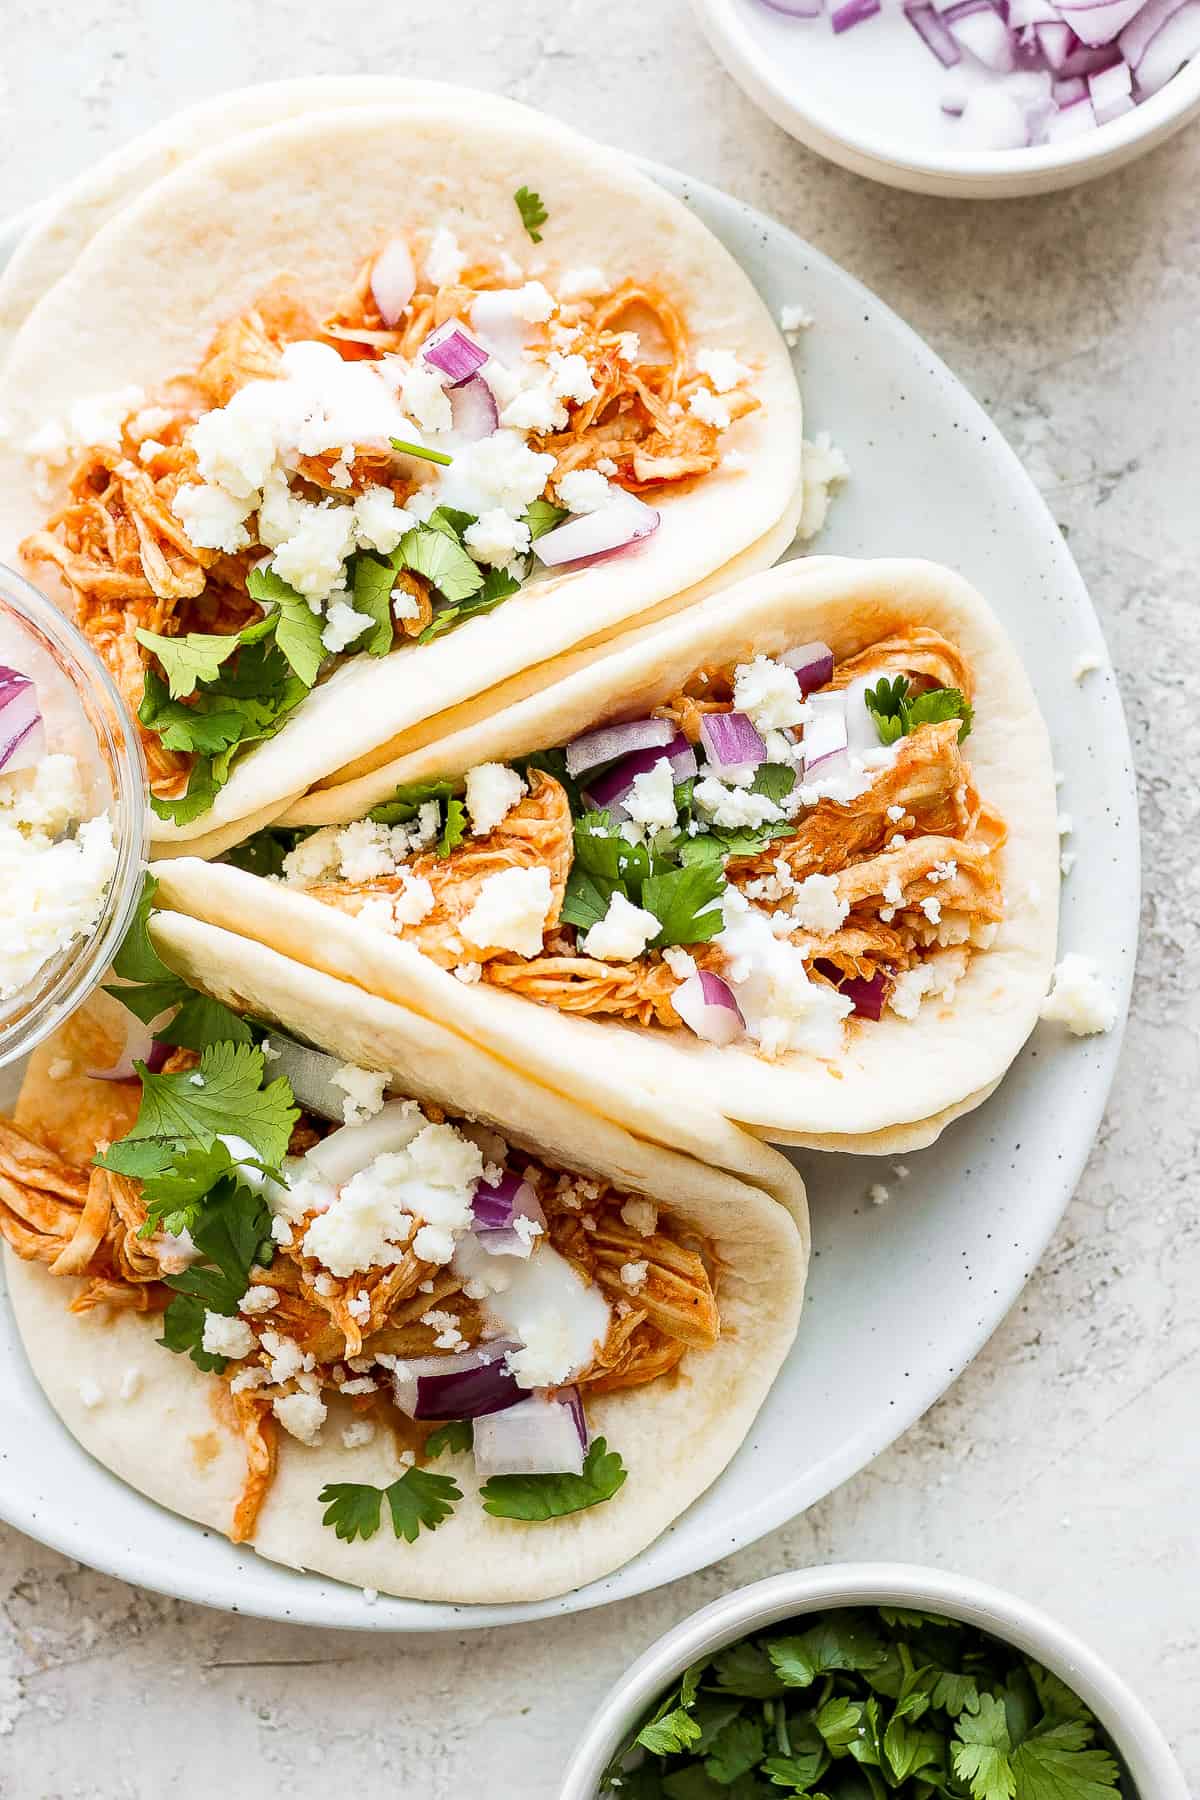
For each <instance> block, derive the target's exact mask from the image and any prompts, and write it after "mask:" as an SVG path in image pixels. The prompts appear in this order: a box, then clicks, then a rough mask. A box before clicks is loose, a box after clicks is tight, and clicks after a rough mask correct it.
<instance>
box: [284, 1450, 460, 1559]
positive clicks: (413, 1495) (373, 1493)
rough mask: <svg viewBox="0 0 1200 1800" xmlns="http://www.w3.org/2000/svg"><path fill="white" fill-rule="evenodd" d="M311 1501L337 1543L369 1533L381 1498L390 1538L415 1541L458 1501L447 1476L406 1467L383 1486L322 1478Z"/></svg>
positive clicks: (375, 1528) (457, 1491)
mask: <svg viewBox="0 0 1200 1800" xmlns="http://www.w3.org/2000/svg"><path fill="white" fill-rule="evenodd" d="M317 1499H318V1502H319V1503H320V1505H322V1506H323V1507H324V1508H325V1512H324V1514H323V1515H322V1521H321V1522H322V1524H324V1525H328V1526H329V1527H330V1528H331V1529H332V1530H333V1531H334V1532H336V1534H337V1536H338V1537H339V1538H341V1540H342V1542H343V1543H346V1544H352V1543H353V1542H354V1540H355V1538H372V1537H374V1536H375V1533H376V1532H377V1531H378V1530H379V1523H380V1516H381V1514H382V1511H383V1502H384V1501H385V1500H386V1501H387V1505H388V1512H389V1513H390V1514H391V1520H392V1530H393V1532H394V1533H395V1535H396V1537H398V1538H403V1539H404V1541H405V1542H406V1543H408V1544H415V1543H416V1541H417V1537H418V1535H419V1534H420V1532H421V1531H423V1530H424V1531H436V1530H437V1528H438V1526H439V1525H441V1524H442V1523H443V1522H444V1521H445V1520H446V1519H448V1518H449V1517H450V1515H451V1513H452V1512H453V1511H454V1509H455V1507H456V1506H457V1505H458V1502H459V1501H460V1500H461V1499H462V1489H461V1488H460V1487H459V1485H458V1483H457V1482H456V1481H455V1480H454V1478H453V1477H452V1476H450V1475H431V1474H430V1473H429V1471H428V1469H406V1470H405V1472H404V1474H403V1475H401V1476H400V1477H399V1478H398V1479H397V1480H396V1481H393V1482H391V1483H390V1484H389V1485H388V1486H387V1487H383V1488H381V1487H373V1486H372V1485H371V1483H369V1482H363V1481H331V1482H328V1483H327V1484H326V1486H325V1487H323V1488H322V1489H321V1492H320V1493H319V1494H318V1496H317Z"/></svg>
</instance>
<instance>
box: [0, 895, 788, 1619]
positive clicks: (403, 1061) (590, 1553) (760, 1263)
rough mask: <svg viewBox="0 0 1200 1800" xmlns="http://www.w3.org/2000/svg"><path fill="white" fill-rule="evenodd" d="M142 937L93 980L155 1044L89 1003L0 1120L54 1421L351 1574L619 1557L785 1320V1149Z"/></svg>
mask: <svg viewBox="0 0 1200 1800" xmlns="http://www.w3.org/2000/svg"><path fill="white" fill-rule="evenodd" d="M152 931H153V940H154V944H156V945H157V946H158V949H159V950H161V952H162V954H163V956H164V957H165V958H166V965H164V964H163V963H162V962H160V961H159V959H158V956H157V954H156V952H155V950H154V949H153V948H152V946H151V943H150V941H149V939H147V938H145V937H144V936H143V937H140V938H139V937H136V936H135V938H134V940H133V941H132V942H129V943H127V945H126V947H125V950H124V951H123V953H122V959H121V964H120V966H121V967H122V968H124V969H125V971H126V985H124V986H122V987H121V988H119V989H116V990H113V991H114V992H119V993H120V994H121V995H122V996H123V998H124V999H126V1000H128V1002H129V1005H130V1007H131V1008H133V1009H136V1011H137V1012H139V1013H144V1012H146V1011H151V1012H153V1013H154V1014H155V1015H156V1017H157V1024H156V1031H157V1034H158V1035H157V1037H156V1038H155V1039H154V1040H153V1042H152V1040H151V1038H150V1035H149V1033H148V1032H147V1033H144V1034H142V1035H141V1040H140V1043H139V1041H138V1036H139V1033H138V1029H137V1027H136V1025H135V1027H134V1030H133V1032H132V1034H131V1033H130V1032H129V1030H128V1029H127V1027H128V1025H129V1022H130V1020H131V1019H132V1013H131V1012H127V1011H125V1010H123V1009H122V1007H120V1006H118V1005H117V1004H116V1002H115V1001H114V1000H111V999H106V998H105V997H104V996H103V995H101V996H99V998H98V999H97V1000H95V1001H93V1002H90V1003H89V1005H88V1007H87V1009H86V1010H85V1011H83V1012H81V1013H78V1014H76V1015H75V1016H74V1017H73V1018H72V1019H71V1020H69V1021H68V1022H67V1024H66V1025H65V1026H64V1027H63V1028H62V1030H61V1031H60V1032H59V1034H58V1035H57V1037H56V1039H55V1040H54V1041H53V1042H52V1043H50V1044H47V1045H46V1046H43V1048H42V1049H41V1050H39V1051H38V1053H37V1055H36V1056H35V1058H34V1060H33V1063H32V1065H31V1068H30V1070H29V1072H28V1075H27V1077H26V1080H25V1084H24V1088H23V1090H22V1093H21V1097H20V1102H19V1105H18V1108H17V1112H16V1116H15V1119H14V1121H13V1122H12V1123H11V1124H8V1123H7V1122H3V1123H0V1235H2V1236H3V1237H4V1239H5V1240H6V1242H7V1247H8V1252H9V1254H8V1256H7V1278H8V1287H9V1293H10V1297H11V1302H12V1306H13V1309H14V1312H15V1315H16V1319H17V1323H18V1325H19V1328H20V1332H21V1336H22V1340H23V1342H24V1345H25V1349H26V1351H27V1353H28V1356H29V1359H30V1362H31V1364H32V1366H33V1369H34V1372H35V1374H36V1376H37V1378H38V1380H39V1381H40V1383H41V1385H42V1387H43V1388H44V1390H45V1392H46V1394H47V1396H48V1398H49V1400H50V1402H51V1404H52V1405H53V1406H54V1408H55V1409H56V1411H57V1412H58V1413H59V1415H60V1417H61V1418H62V1419H63V1421H64V1423H65V1424H66V1425H67V1427H68V1429H69V1430H70V1431H71V1432H72V1433H73V1434H74V1436H75V1437H76V1438H77V1439H78V1440H79V1442H80V1443H81V1444H82V1445H83V1446H84V1448H85V1449H87V1450H88V1451H89V1452H90V1453H91V1454H92V1455H93V1456H95V1457H96V1458H97V1459H98V1460H99V1461H100V1462H102V1463H104V1464H105V1465H106V1466H107V1467H109V1468H110V1469H112V1470H113V1471H114V1473H116V1474H117V1475H119V1476H120V1477H121V1478H122V1479H123V1480H125V1481H127V1482H129V1483H130V1484H131V1485H132V1486H133V1487H135V1488H137V1489H139V1490H141V1491H142V1492H143V1493H145V1494H147V1495H149V1496H150V1497H151V1498H152V1499H155V1500H157V1501H159V1502H161V1503H162V1504H163V1505H165V1506H167V1507H169V1508H171V1509H172V1510H173V1511H175V1512H177V1513H181V1514H183V1515H184V1516H185V1517H187V1518H190V1519H195V1520H197V1521H199V1522H200V1523H202V1524H203V1525H205V1526H208V1527H211V1528H213V1529H216V1530H219V1531H222V1532H224V1533H226V1534H227V1535H228V1536H229V1537H230V1538H232V1539H233V1540H234V1541H235V1542H239V1543H242V1542H244V1543H248V1544H250V1545H252V1546H253V1547H254V1548H255V1549H257V1550H258V1551H259V1552H260V1553H261V1554H262V1555H264V1556H266V1557H269V1558H271V1559H272V1560H275V1561H279V1562H284V1563H287V1564H290V1565H292V1566H294V1567H298V1568H302V1569H311V1570H317V1571H320V1572H322V1573H324V1574H327V1575H331V1576H335V1577H337V1578H339V1579H341V1580H344V1581H349V1582H353V1583H357V1584H359V1585H361V1586H363V1587H364V1588H368V1589H370V1588H373V1589H378V1590H383V1591H386V1592H389V1593H395V1594H403V1595H409V1596H413V1597H416V1598H426V1599H438V1600H451V1601H464V1602H471V1601H478V1602H486V1601H520V1600H531V1599H535V1598H539V1597H543V1596H547V1595H551V1594H557V1593H560V1592H563V1591H565V1590H567V1589H569V1588H573V1587H577V1586H580V1585H582V1584H583V1583H586V1582H588V1581H591V1580H594V1579H596V1578H597V1577H599V1576H601V1575H604V1574H606V1573H608V1572H609V1571H611V1570H612V1569H614V1568H616V1567H618V1566H619V1565H620V1564H622V1563H624V1562H625V1561H627V1560H628V1559H629V1558H630V1557H631V1556H633V1555H635V1554H636V1552H637V1551H638V1550H640V1549H641V1548H642V1547H643V1546H644V1545H646V1544H648V1543H649V1542H651V1541H652V1540H653V1539H654V1538H655V1537H656V1536H657V1535H658V1534H659V1533H660V1532H661V1531H662V1530H664V1529H665V1527H666V1526H667V1525H668V1524H669V1523H670V1521H671V1520H672V1519H673V1518H675V1517H676V1516H677V1515H678V1513H680V1512H681V1511H682V1510H683V1509H684V1508H685V1507H686V1506H687V1505H688V1504H689V1503H690V1501H691V1500H692V1499H694V1498H695V1496H696V1495H698V1494H699V1493H701V1492H702V1491H703V1490H704V1489H705V1488H706V1487H707V1486H708V1485H709V1484H710V1482H712V1481H713V1480H714V1479H715V1477H716V1476H717V1474H718V1473H719V1472H720V1470H721V1469H722V1468H723V1467H724V1465H725V1463H726V1462H727V1461H728V1460H729V1458H730V1457H731V1456H732V1455H733V1453H734V1452H735V1450H736V1449H737V1447H738V1445H739V1444H740V1442H741V1441H742V1439H743V1437H744V1436H745V1434H746V1432H747V1430H748V1428H749V1426H750V1423H751V1421H752V1419H753V1418H754V1415H755V1413H756V1411H757V1409H758V1407H759V1405H760V1403H761V1402H762V1400H763V1398H764V1396H765V1394H766V1392H767V1390H768V1388H769V1387H770V1385H771V1382H772V1380H773V1378H774V1375H775V1373H776V1371H777V1370H778V1368H779V1365H780V1363H781V1361H782V1359H783V1357H784V1355H785V1354H786V1352H787V1350H788V1347H789V1345H790V1343H791V1341H792V1338H793V1335H794V1333H795V1329H796V1323H797V1318H798V1314H799V1310H800V1304H801V1298H802V1293H803V1287H804V1277H805V1269H806V1263H807V1254H808V1236H807V1222H806V1214H805V1207H804V1191H803V1187H802V1184H801V1182H800V1180H799V1177H798V1176H797V1175H796V1174H795V1172H794V1171H793V1170H792V1169H791V1167H790V1166H789V1165H788V1164H787V1163H786V1162H785V1161H784V1159H783V1158H782V1157H779V1156H778V1155H777V1154H776V1153H774V1152H772V1151H769V1150H767V1149H766V1148H765V1147H764V1146H762V1145H760V1144H758V1143H757V1142H756V1141H755V1140H754V1139H752V1138H747V1137H746V1136H745V1135H744V1134H742V1135H741V1136H740V1137H739V1135H738V1134H735V1133H732V1132H731V1131H729V1130H728V1129H724V1128H722V1127H720V1126H719V1125H718V1126H715V1127H712V1128H711V1129H710V1128H709V1127H707V1126H702V1125H697V1122H696V1120H695V1119H690V1118H689V1119H686V1120H684V1121H683V1122H682V1124H681V1139H687V1138H688V1136H689V1134H690V1133H691V1132H692V1131H693V1130H694V1129H696V1130H699V1131H700V1132H701V1135H702V1136H703V1137H704V1138H705V1139H706V1141H707V1142H711V1144H712V1145H713V1147H714V1149H715V1151H716V1153H717V1154H718V1155H721V1156H724V1157H725V1159H726V1160H727V1161H729V1160H736V1161H738V1162H739V1163H740V1167H741V1173H740V1174H734V1173H730V1172H728V1171H726V1170H722V1169H714V1168H711V1167H709V1166H707V1165H706V1164H705V1163H703V1162H700V1161H698V1160H697V1159H696V1158H695V1157H694V1156H692V1155H690V1154H687V1153H686V1151H684V1150H680V1149H671V1150H668V1149H665V1148H662V1147H660V1146H657V1145H652V1144H647V1143H645V1142H643V1141H642V1140H640V1139H638V1138H637V1137H636V1136H634V1135H633V1134H632V1133H630V1132H628V1131H625V1130H623V1129H621V1128H619V1127H618V1126H616V1125H614V1124H612V1123H610V1122H608V1121H606V1120H604V1119H602V1118H600V1117H599V1116H598V1115H596V1114H593V1113H590V1112H588V1111H586V1110H585V1109H584V1108H583V1107H581V1106H577V1105H572V1104H570V1103H568V1102H566V1101H564V1100H562V1099H561V1098H559V1097H556V1096H554V1095H551V1094H550V1093H549V1092H547V1091H545V1090H543V1089H540V1088H539V1087H538V1086H537V1085H536V1084H535V1083H533V1082H531V1081H529V1080H528V1078H526V1077H525V1076H523V1075H521V1074H518V1073H516V1072H514V1071H512V1070H511V1069H508V1068H506V1067H505V1066H504V1065H502V1064H501V1063H500V1062H498V1061H497V1060H495V1059H493V1058H491V1057H489V1056H487V1055H485V1054H483V1053H482V1052H480V1051H478V1050H476V1049H474V1048H473V1047H471V1046H469V1045H466V1044H464V1043H463V1041H462V1040H461V1039H458V1038H456V1037H454V1036H453V1035H452V1034H451V1033H449V1032H447V1031H446V1030H445V1029H443V1028H441V1027H439V1026H436V1025H432V1024H430V1023H429V1022H428V1021H425V1020H422V1019H420V1018H419V1017H417V1016H416V1015H414V1014H411V1013H407V1012H405V1011H404V1010H403V1009H402V1008H400V1007H398V1006H396V1005H394V1004H393V1003H391V1002H388V1001H384V1000H378V999H375V998H373V997H368V996H364V995H362V994H361V993H359V992H358V991H357V990H355V989H353V988H351V987H349V986H347V985H346V984H344V983H339V982H337V981H335V980H333V979H331V978H330V977H329V976H326V975H321V974H318V973H315V972H314V971H312V970H310V969H307V968H305V967H303V966H302V965H301V964H298V963H296V962H295V961H293V960H290V959H289V958H287V957H284V956H282V955H280V954H279V953H278V952H276V951H273V950H265V949H263V948H262V947H261V946H259V945H258V944H255V943H252V942H250V941H249V940H247V939H245V938H238V937H235V936H233V935H231V934H229V933H226V932H223V931H221V930H219V929H217V928H215V927H213V926H211V925H207V924H203V923H200V922H198V921H195V920H191V919H187V918H184V917H181V916H169V917H162V918H160V919H157V920H155V921H154V922H153V924H152ZM167 965H169V967H168V966H167ZM172 971H175V972H176V973H172ZM134 977H137V978H139V979H137V980H135V979H133V978H134ZM164 1015H165V1016H164ZM250 1021H253V1022H254V1023H253V1024H252V1023H250ZM317 1045H319V1046H320V1048H319V1049H317V1048H314V1047H313V1046H317ZM139 1051H143V1052H145V1060H144V1061H142V1060H140V1057H139V1060H138V1063H137V1069H136V1070H135V1069H134V1063H133V1060H132V1058H133V1057H134V1056H135V1055H138V1052H139ZM131 1071H132V1078H128V1077H129V1075H130V1072H131ZM139 1071H140V1075H139ZM97 1072H100V1073H102V1074H105V1075H107V1076H108V1077H109V1079H96V1073H97Z"/></svg>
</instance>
